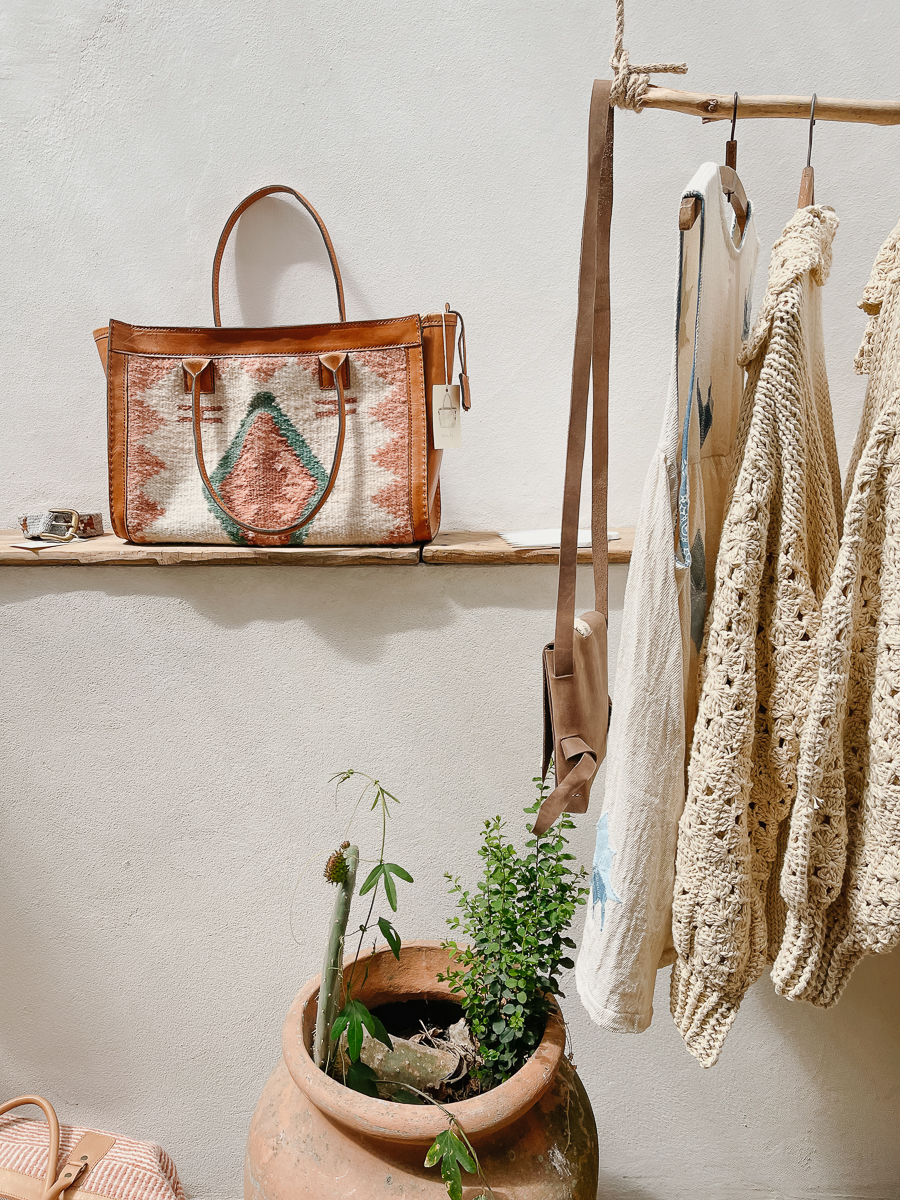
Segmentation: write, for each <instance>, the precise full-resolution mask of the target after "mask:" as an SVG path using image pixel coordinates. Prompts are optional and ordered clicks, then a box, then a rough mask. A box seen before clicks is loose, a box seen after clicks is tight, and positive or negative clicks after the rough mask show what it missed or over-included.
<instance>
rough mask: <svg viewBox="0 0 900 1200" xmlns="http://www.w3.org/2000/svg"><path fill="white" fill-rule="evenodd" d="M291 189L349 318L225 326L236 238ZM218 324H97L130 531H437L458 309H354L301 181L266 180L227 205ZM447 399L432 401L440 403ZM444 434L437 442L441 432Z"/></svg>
mask: <svg viewBox="0 0 900 1200" xmlns="http://www.w3.org/2000/svg"><path fill="white" fill-rule="evenodd" d="M280 192H285V193H287V194H288V195H291V196H293V197H295V198H296V199H297V200H298V201H299V202H300V204H302V205H303V207H304V208H305V209H306V211H307V212H308V213H309V215H310V216H311V217H312V219H313V220H314V221H315V223H316V225H317V226H318V229H319V232H320V233H321V235H322V237H323V239H324V241H325V246H326V248H327V250H328V257H329V259H330V261H331V269H332V272H333V274H334V283H335V288H336V290H337V301H338V312H339V315H340V321H339V322H335V323H334V324H326V325H294V326H283V327H274V328H272V327H270V328H263V329H243V328H239V329H227V328H222V326H221V321H220V316H219V270H220V267H221V264H222V256H223V254H224V252H225V245H226V243H227V241H228V237H229V234H230V233H231V231H232V229H233V228H234V226H235V225H236V224H237V221H238V219H239V217H240V216H241V214H242V213H244V212H245V211H246V210H247V209H248V208H249V207H250V206H251V204H255V203H256V201H257V200H261V199H262V198H263V197H264V196H271V195H273V194H274V193H280ZM212 293H213V316H214V320H215V326H214V327H213V328H160V327H158V326H140V325H126V324H125V323H124V322H122V321H110V323H109V326H108V328H104V329H98V330H95V331H94V338H95V340H96V342H97V347H98V349H99V351H100V357H101V359H102V361H103V364H104V367H105V369H106V375H107V404H108V435H109V491H110V510H111V514H112V523H113V528H114V530H115V532H116V533H117V534H118V535H119V537H123V538H128V539H129V540H130V541H133V542H151V543H152V542H208V543H229V542H233V543H237V544H243V545H273V546H278V545H301V544H304V543H305V544H307V545H319V546H348V545H357V546H359V545H368V546H380V545H391V544H398V545H404V544H407V545H408V544H411V543H413V542H420V541H430V540H431V539H432V538H433V537H434V536H435V534H436V533H437V531H438V526H439V524H440V488H439V482H438V476H439V472H440V465H441V454H442V452H441V450H438V449H435V446H434V438H433V436H432V402H433V396H434V389H435V388H436V387H438V386H439V385H440V387H441V389H442V390H441V391H440V393H439V395H440V396H442V397H452V400H453V401H455V403H449V402H447V401H446V400H445V401H444V402H443V412H442V419H447V418H448V417H449V415H450V410H451V409H452V410H454V413H455V419H456V420H459V408H460V405H459V390H458V388H457V387H456V386H455V385H452V384H451V372H452V369H453V356H454V355H453V352H454V344H455V335H456V332H457V325H459V333H460V360H461V365H462V374H461V376H460V385H459V387H460V388H461V391H462V407H463V408H468V407H469V396H468V379H467V377H466V375H465V340H464V333H463V328H462V320H461V318H460V319H459V321H458V320H457V317H458V314H457V313H454V312H451V311H450V310H449V305H448V306H447V310H446V311H445V312H438V313H432V314H430V315H428V316H425V317H420V316H418V315H413V316H409V317H399V318H397V319H394V320H383V321H382V320H379V321H347V320H346V312H345V308H344V288H343V283H342V281H341V273H340V269H339V268H338V263H337V257H336V255H335V252H334V247H333V245H332V243H331V238H330V237H329V235H328V230H327V229H326V228H325V225H324V223H323V221H322V219H321V217H320V216H319V214H318V213H317V212H316V211H315V209H314V208H313V207H312V205H311V204H310V203H309V201H307V200H306V199H305V198H304V197H303V196H301V195H300V193H299V192H295V191H294V189H293V188H289V187H283V186H281V185H279V184H275V185H272V186H270V187H264V188H261V189H260V190H259V191H257V192H254V193H253V194H252V195H250V196H248V197H247V198H246V200H244V201H242V202H241V204H239V205H238V207H237V208H236V209H235V210H234V212H233V213H232V214H231V216H230V217H229V218H228V221H227V222H226V224H225V228H224V230H223V231H222V235H221V237H220V238H219V244H218V247H217V249H216V255H215V259H214V262H213V275H212ZM437 407H438V405H437V403H435V408H437ZM438 440H439V443H440V444H443V443H441V439H438Z"/></svg>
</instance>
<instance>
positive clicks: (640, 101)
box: [609, 0, 687, 112]
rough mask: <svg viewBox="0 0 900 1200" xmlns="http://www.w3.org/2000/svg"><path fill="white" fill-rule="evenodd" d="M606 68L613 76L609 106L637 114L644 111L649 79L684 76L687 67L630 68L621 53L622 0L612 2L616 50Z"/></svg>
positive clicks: (649, 66)
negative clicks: (614, 8) (629, 110)
mask: <svg viewBox="0 0 900 1200" xmlns="http://www.w3.org/2000/svg"><path fill="white" fill-rule="evenodd" d="M609 65H610V66H611V67H612V69H613V71H614V72H615V79H614V80H613V85H612V89H611V91H610V94H609V102H610V104H615V105H618V107H619V108H630V109H632V110H633V111H634V112H640V111H641V109H642V108H643V107H644V97H645V96H646V94H647V89H648V88H649V87H650V76H651V75H660V74H666V75H686V74H687V63H648V64H647V65H646V66H642V67H635V66H632V65H631V63H630V62H629V61H628V51H627V50H626V49H625V0H616V48H615V51H614V52H613V56H612V58H611V59H610V60H609Z"/></svg>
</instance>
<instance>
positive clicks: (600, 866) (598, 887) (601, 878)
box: [591, 813, 622, 929]
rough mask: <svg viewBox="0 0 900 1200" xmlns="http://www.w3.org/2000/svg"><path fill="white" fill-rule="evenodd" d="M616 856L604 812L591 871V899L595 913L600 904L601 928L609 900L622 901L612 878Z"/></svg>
mask: <svg viewBox="0 0 900 1200" xmlns="http://www.w3.org/2000/svg"><path fill="white" fill-rule="evenodd" d="M615 856H616V852H615V850H613V849H612V847H611V846H610V844H609V824H608V814H607V813H604V814H603V816H602V817H601V818H600V820H599V821H598V822H597V845H596V847H595V849H594V869H593V871H592V872H591V901H592V903H593V906H594V913H595V914H596V911H597V905H598V904H599V905H600V928H601V929H602V928H603V921H604V918H605V917H606V902H607V900H615V902H616V904H621V903H622V897H621V896H617V895H616V893H615V891H614V890H613V885H612V881H611V879H610V871H611V870H612V861H613V859H614V858H615Z"/></svg>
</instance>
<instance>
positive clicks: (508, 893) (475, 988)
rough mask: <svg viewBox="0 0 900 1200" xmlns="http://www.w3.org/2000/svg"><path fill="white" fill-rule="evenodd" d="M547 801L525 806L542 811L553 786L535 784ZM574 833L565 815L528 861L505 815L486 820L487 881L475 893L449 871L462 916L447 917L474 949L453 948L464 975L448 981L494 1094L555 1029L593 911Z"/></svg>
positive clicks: (532, 845)
mask: <svg viewBox="0 0 900 1200" xmlns="http://www.w3.org/2000/svg"><path fill="white" fill-rule="evenodd" d="M534 782H535V783H536V784H537V789H538V796H537V799H536V800H535V802H534V804H532V805H530V806H528V807H526V808H525V812H526V814H528V815H529V816H530V815H532V814H534V813H536V812H537V811H538V809H539V808H540V806H541V803H542V801H543V800H544V798H545V796H546V794H547V791H548V787H547V786H546V785H545V784H544V783H543V782H542V781H541V780H540V779H535V781H534ZM572 828H574V822H573V821H572V820H571V818H570V817H569V816H567V815H566V814H563V816H562V817H561V818H560V819H559V820H558V821H557V822H556V824H555V825H552V826H551V827H550V829H549V830H548V831H547V833H546V834H545V835H544V836H543V837H533V838H531V839H530V840H529V841H527V842H526V843H525V850H524V853H522V854H519V853H518V852H517V851H516V849H515V847H514V846H513V845H512V844H511V843H510V842H509V841H508V839H507V837H506V834H505V832H504V831H505V823H504V822H503V821H502V820H501V819H500V817H494V818H493V819H492V820H489V821H485V823H484V830H483V833H482V845H481V847H480V849H479V851H478V853H479V856H480V857H481V859H482V860H483V864H484V867H483V872H482V877H481V879H480V881H479V883H478V885H477V887H476V888H475V889H474V891H470V890H468V889H466V888H464V887H463V885H462V884H461V883H460V881H459V878H458V877H456V876H453V875H451V874H450V873H449V872H448V873H447V874H446V876H445V878H446V879H447V880H448V881H449V883H450V885H451V886H450V893H451V895H455V896H456V897H457V904H458V905H459V908H460V909H461V911H462V916H454V917H450V918H449V919H448V924H449V925H450V927H451V928H452V929H454V930H461V931H462V932H463V933H464V934H465V937H466V941H467V943H468V944H467V945H462V946H460V945H459V944H458V943H457V941H455V940H448V941H446V942H445V943H444V945H445V947H446V948H447V949H448V950H450V952H451V956H452V961H453V962H454V963H455V964H456V967H457V969H451V970H449V971H448V972H447V974H446V975H443V976H440V978H441V979H442V980H444V981H445V982H448V983H449V984H450V987H451V990H452V991H453V992H455V993H456V994H457V995H458V996H459V997H460V1003H461V1005H462V1008H463V1012H464V1013H465V1017H466V1020H467V1022H468V1025H469V1029H470V1031H471V1033H472V1036H473V1037H474V1038H475V1040H476V1042H477V1043H478V1048H479V1051H480V1053H481V1056H482V1059H483V1065H482V1066H481V1067H480V1068H479V1069H478V1071H477V1075H478V1078H479V1080H480V1082H481V1083H482V1085H483V1086H484V1088H485V1089H487V1088H491V1087H496V1086H497V1085H498V1084H501V1083H503V1082H504V1081H505V1080H507V1079H509V1078H510V1076H511V1075H513V1074H514V1073H515V1072H516V1071H518V1070H519V1068H520V1067H521V1066H522V1065H523V1063H524V1062H525V1061H526V1059H527V1058H528V1057H529V1056H530V1055H531V1054H533V1053H534V1051H535V1050H536V1049H537V1046H538V1044H539V1042H540V1041H541V1038H542V1037H543V1036H544V1030H545V1029H546V1026H547V1016H548V1014H549V1012H550V1006H551V997H552V996H554V995H561V994H562V993H561V992H560V987H559V975H560V972H561V971H562V970H563V969H565V968H568V967H572V966H574V963H573V962H572V959H571V958H569V957H568V951H569V950H572V949H574V948H575V942H574V941H573V940H572V938H571V937H569V936H568V933H567V931H568V929H569V926H570V925H571V922H572V918H573V916H574V915H575V912H576V910H577V908H578V907H579V905H582V904H584V903H585V901H586V898H587V895H588V890H589V889H588V888H587V887H586V886H585V884H584V880H585V879H586V878H587V871H586V870H585V869H584V868H583V867H582V868H580V869H578V870H576V869H575V868H574V867H572V866H571V865H570V864H571V863H573V862H574V859H575V856H574V855H573V854H570V853H569V852H568V849H567V847H568V839H567V837H566V834H567V832H568V831H569V830H571V829H572Z"/></svg>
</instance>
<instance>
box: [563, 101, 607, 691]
mask: <svg viewBox="0 0 900 1200" xmlns="http://www.w3.org/2000/svg"><path fill="white" fill-rule="evenodd" d="M611 87H612V84H611V81H610V80H608V79H597V80H595V81H594V88H593V92H592V94H591V114H590V120H589V124H588V174H587V189H586V195H585V202H584V223H583V226H582V233H581V266H580V268H579V278H578V315H577V319H576V324H575V352H574V355H573V361H572V397H571V403H570V406H569V438H568V443H567V446H566V480H565V486H564V489H563V512H562V530H561V534H560V547H559V587H558V591H557V599H556V631H555V636H554V639H553V642H554V650H553V660H554V673H555V674H556V675H557V676H558V677H559V676H564V675H571V674H572V671H573V643H574V635H575V629H574V625H575V580H576V571H577V562H578V509H579V504H580V501H581V474H582V469H583V466H584V449H585V441H586V438H587V415H588V393H589V391H590V384H591V376H592V375H593V431H592V437H591V481H592V482H591V545H592V556H593V562H594V607H595V609H596V610H597V612H601V613H603V615H604V616H606V615H607V611H608V598H607V594H608V572H609V566H608V561H609V560H608V550H607V542H606V507H607V458H608V453H609V338H610V319H609V316H610V314H609V231H610V224H611V221H612V197H613V171H612V167H613V110H612V109H611V108H610V103H609V96H610V89H611Z"/></svg>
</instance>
